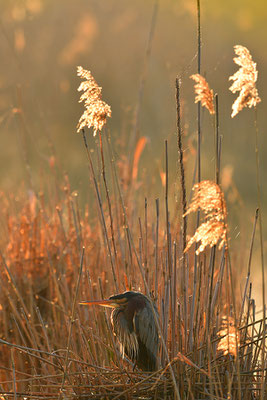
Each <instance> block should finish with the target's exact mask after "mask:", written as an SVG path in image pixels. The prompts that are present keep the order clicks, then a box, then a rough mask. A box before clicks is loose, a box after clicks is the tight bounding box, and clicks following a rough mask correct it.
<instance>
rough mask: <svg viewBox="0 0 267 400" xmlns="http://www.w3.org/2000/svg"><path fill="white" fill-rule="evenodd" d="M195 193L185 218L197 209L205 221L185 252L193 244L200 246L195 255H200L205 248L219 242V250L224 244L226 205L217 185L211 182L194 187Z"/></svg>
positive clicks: (204, 182)
mask: <svg viewBox="0 0 267 400" xmlns="http://www.w3.org/2000/svg"><path fill="white" fill-rule="evenodd" d="M193 190H194V192H195V194H194V196H193V199H192V202H191V204H190V206H189V208H188V210H187V212H186V213H185V216H186V215H188V214H190V213H191V212H195V211H197V210H198V209H199V208H200V209H201V210H202V211H204V213H205V218H206V221H205V222H203V224H201V225H200V226H199V227H198V228H197V230H196V232H195V234H194V236H192V237H191V238H190V239H189V241H188V243H187V246H186V249H185V251H187V250H188V249H189V248H190V247H191V246H192V244H193V243H194V242H196V243H199V242H200V246H199V248H198V249H197V251H196V254H199V253H201V252H202V251H204V250H205V248H206V247H207V246H210V247H211V246H214V245H215V244H217V243H218V242H219V241H220V240H221V242H220V245H219V249H221V248H222V246H223V245H224V244H226V223H225V220H226V214H227V211H226V204H225V200H224V194H223V192H222V191H221V189H220V187H219V185H217V184H216V183H215V182H212V181H202V182H200V183H197V184H195V185H194V187H193Z"/></svg>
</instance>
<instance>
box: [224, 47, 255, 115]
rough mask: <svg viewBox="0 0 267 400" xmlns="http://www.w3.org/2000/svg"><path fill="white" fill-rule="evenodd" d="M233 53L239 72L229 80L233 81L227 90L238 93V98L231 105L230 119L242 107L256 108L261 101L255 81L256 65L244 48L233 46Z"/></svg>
mask: <svg viewBox="0 0 267 400" xmlns="http://www.w3.org/2000/svg"><path fill="white" fill-rule="evenodd" d="M234 50H235V53H236V55H237V56H238V57H235V58H234V62H235V63H236V64H237V65H239V66H240V68H239V70H238V71H237V72H236V73H235V74H234V75H232V76H230V78H229V80H232V81H233V84H232V86H231V87H230V88H229V90H231V92H232V93H236V92H240V93H239V96H238V97H237V99H236V100H235V102H234V103H233V105H232V110H233V111H232V114H231V117H232V118H233V117H235V116H236V115H237V114H238V113H239V111H241V110H242V109H243V108H244V107H249V108H251V107H256V105H257V103H259V102H260V101H261V99H260V97H259V95H258V90H257V88H256V81H257V78H258V71H257V69H256V67H257V64H256V63H255V62H253V60H252V57H251V54H250V52H249V50H248V49H247V48H246V47H244V46H240V45H237V46H234Z"/></svg>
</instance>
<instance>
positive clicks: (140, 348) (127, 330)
mask: <svg viewBox="0 0 267 400" xmlns="http://www.w3.org/2000/svg"><path fill="white" fill-rule="evenodd" d="M123 298H126V299H127V302H125V303H124V304H121V306H120V307H119V308H115V309H114V310H113V311H112V315H111V322H112V326H113V332H114V334H115V335H116V336H117V338H118V341H119V343H120V346H121V350H122V354H124V353H125V354H127V356H128V357H129V358H131V359H132V360H133V361H134V362H136V364H137V366H138V367H140V368H141V369H143V370H148V371H152V370H155V369H156V368H157V353H158V346H159V338H158V331H157V327H156V323H155V318H154V312H153V310H152V305H151V302H150V300H149V299H148V298H147V297H146V296H145V295H143V294H142V293H139V292H125V293H123V294H121V295H117V296H112V297H111V298H110V299H114V300H119V301H120V300H121V299H123ZM153 307H154V311H155V313H156V315H157V316H158V312H157V309H156V307H155V306H154V305H153Z"/></svg>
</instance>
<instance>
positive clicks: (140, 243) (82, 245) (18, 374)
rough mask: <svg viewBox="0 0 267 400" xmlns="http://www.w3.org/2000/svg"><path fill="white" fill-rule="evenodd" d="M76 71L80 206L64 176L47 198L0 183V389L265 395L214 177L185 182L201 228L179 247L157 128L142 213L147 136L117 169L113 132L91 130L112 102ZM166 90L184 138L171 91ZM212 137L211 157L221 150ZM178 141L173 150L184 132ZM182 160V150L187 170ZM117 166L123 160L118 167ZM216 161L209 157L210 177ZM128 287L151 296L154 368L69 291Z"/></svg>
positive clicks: (251, 315)
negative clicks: (157, 165) (152, 194)
mask: <svg viewBox="0 0 267 400" xmlns="http://www.w3.org/2000/svg"><path fill="white" fill-rule="evenodd" d="M84 71H85V70H80V74H81V76H83V77H85V78H86V79H87V83H84V84H82V87H81V89H82V90H85V94H84V95H83V96H82V100H85V101H86V102H87V103H86V106H88V108H87V111H88V113H89V114H88V115H87V114H86V115H85V116H84V117H82V118H83V119H82V120H81V121H80V125H79V129H81V130H82V132H83V138H84V144H85V150H86V154H87V156H88V164H89V171H90V178H91V182H92V186H93V188H94V192H95V202H94V203H93V204H92V203H90V210H89V206H88V207H87V208H86V210H85V211H81V209H80V205H79V198H78V196H77V194H76V193H72V190H71V187H70V185H69V182H68V179H67V177H64V178H63V179H62V181H58V182H56V185H55V187H56V195H53V196H50V198H49V200H48V199H47V197H48V196H47V193H45V194H44V193H34V192H32V191H30V192H26V193H27V194H25V191H23V192H22V194H21V196H20V197H19V196H17V197H16V198H12V197H11V198H10V197H7V196H5V195H4V194H2V195H1V208H2V219H1V260H0V261H1V272H0V273H1V281H0V287H1V291H0V316H1V318H0V332H1V338H0V344H1V353H0V395H1V396H2V398H3V399H10V398H15V399H18V398H21V397H23V398H25V399H30V398H35V399H36V398H38V399H60V398H62V399H124V398H125V399H140V398H142V399H174V398H181V399H195V398H197V399H230V398H231V399H239V400H241V399H244V400H246V399H257V398H260V396H261V397H262V398H264V397H263V396H264V395H266V387H265V386H264V384H263V383H262V377H263V376H264V374H263V373H262V366H263V365H264V362H266V357H265V359H263V360H262V358H261V357H262V354H263V352H262V350H261V348H262V346H263V343H264V338H263V334H264V333H265V324H263V320H256V317H255V316H256V308H255V301H254V300H253V299H252V298H251V282H250V273H248V278H247V282H246V286H245V290H244V294H243V297H242V298H238V297H237V291H236V290H235V282H236V280H237V279H239V276H238V274H239V272H238V271H237V268H235V266H231V262H230V249H229V248H228V246H227V242H226V222H225V219H226V204H225V200H224V196H223V193H222V190H221V188H220V186H219V185H218V184H215V183H213V182H209V181H203V182H199V183H198V185H197V186H195V187H194V190H195V196H194V197H193V200H192V203H191V205H190V206H189V208H188V210H187V212H184V211H185V210H183V212H181V214H184V216H185V214H186V215H187V214H189V213H191V212H192V211H198V210H199V209H202V211H203V212H204V215H205V217H206V222H204V223H203V224H202V225H200V226H199V227H198V228H197V230H196V232H195V235H196V233H199V234H200V233H201V235H200V240H198V239H199V237H196V236H193V237H192V238H195V239H194V240H193V241H196V242H198V241H202V246H200V247H199V248H197V247H195V248H194V249H193V248H190V249H189V247H190V246H191V244H192V239H191V242H190V240H189V242H188V245H187V247H186V251H187V252H186V253H184V251H183V249H184V248H185V242H184V240H185V236H186V235H185V232H186V228H185V227H184V230H183V234H181V233H180V222H181V221H179V224H178V223H177V215H175V217H174V219H173V220H172V219H171V218H170V215H173V214H175V213H174V212H173V213H170V212H169V203H170V202H169V196H170V194H169V191H168V189H169V188H168V183H169V181H168V143H167V141H166V142H165V171H164V172H163V174H164V184H163V188H162V190H163V191H164V192H165V203H164V205H162V204H160V203H159V201H158V200H156V203H155V204H153V205H151V204H150V203H149V202H148V201H147V199H145V205H144V209H143V210H141V212H140V216H139V215H138V214H137V211H136V210H140V204H141V201H142V202H143V199H137V200H136V199H135V196H134V193H135V190H136V188H137V186H138V181H137V178H138V161H139V157H140V154H141V153H142V151H143V148H144V146H145V140H144V139H142V138H141V139H139V141H137V143H136V146H135V149H134V152H133V160H134V162H133V165H131V162H130V161H128V160H127V158H125V161H124V167H123V168H121V172H120V173H118V172H117V170H118V168H117V167H118V165H116V162H115V158H114V154H113V150H112V145H111V141H110V138H109V137H107V135H106V134H105V133H104V136H103V139H102V136H101V132H100V131H101V129H102V127H103V125H104V124H105V122H106V117H107V116H109V112H110V109H109V108H105V107H108V106H107V105H105V104H104V103H103V102H102V100H101V99H100V94H101V89H100V88H99V87H98V86H97V85H96V83H95V81H94V80H93V78H92V77H91V74H90V75H89V72H86V71H85V72H84ZM88 82H89V83H88ZM178 83H179V82H177V87H178V86H179V85H178ZM88 85H89V86H88ZM178 89H179V87H178ZM178 89H177V91H178ZM87 90H89V92H86V91H87ZM90 91H91V92H92V93H91V92H90ZM90 93H91V94H90ZM177 99H178V100H177V103H178V104H177V105H178V109H179V112H178V122H179V123H178V131H179V134H180V139H181V132H182V130H181V120H180V104H179V95H178V93H177ZM93 100H96V101H98V102H99V101H100V102H101V105H102V106H103V107H104V112H103V113H100V116H99V115H98V116H97V115H96V114H94V111H95V109H92V108H91V105H92V104H93V103H92V101H93ZM98 104H99V103H98ZM102 106H101V107H102ZM92 107H93V106H92ZM92 110H93V111H92ZM98 110H99V109H98V108H97V111H98ZM87 117H88V118H89V120H88V121H89V122H88V121H87ZM95 117H96V123H95V122H94V121H95V119H94V118H95ZM98 118H100V119H98ZM84 124H86V125H88V124H89V125H90V126H91V127H94V130H95V132H96V131H98V132H99V136H98V139H99V140H98V142H97V146H98V148H97V151H96V153H97V155H100V157H99V160H100V162H99V163H96V160H94V159H93V158H92V155H91V153H90V151H89V150H88V146H87V141H86V135H85V132H84V131H83V129H82V128H83V125H84ZM218 149H219V148H218V147H217V148H216V151H218V153H217V154H216V155H215V159H220V157H221V154H220V152H219V150H218ZM179 152H180V155H181V154H182V152H183V147H182V141H181V140H179ZM183 163H184V161H183V158H182V157H180V164H181V171H183V174H184V168H183ZM107 165H108V166H109V167H108V168H109V170H110V171H109V172H110V176H111V179H110V180H107V178H106V169H107ZM125 170H126V171H132V176H131V179H129V180H128V181H127V180H126V179H125ZM219 172H220V171H219V167H218V168H217V170H216V174H217V177H219ZM127 175H129V174H127ZM184 179H185V177H184V175H183V179H182V180H181V181H182V186H184V188H183V189H184V199H183V206H182V205H181V206H180V207H181V209H182V207H184V208H185V204H186V194H185V182H184ZM122 180H123V185H122V184H121V182H122ZM218 181H219V179H218ZM62 182H63V183H62ZM48 188H49V192H50V193H53V192H54V190H55V189H54V186H52V184H51V183H50V184H48ZM162 215H165V218H164V217H162ZM256 221H257V219H256V220H255V226H256ZM207 223H208V224H209V226H208V233H209V235H210V236H208V239H207V231H205V229H204V228H206V227H207V225H205V224H207ZM214 224H215V225H216V226H215V225H214ZM218 224H219V225H218ZM193 225H195V223H194V222H191V225H190V224H189V229H191V230H192V226H193ZM203 225H204V228H203ZM218 226H219V230H218V229H217V228H218ZM201 227H202V228H203V229H204V233H203V231H202V232H200V229H201ZM216 229H217V230H218V232H217V231H216ZM215 231H216V232H217V233H216V232H215ZM215 233H216V234H215ZM254 233H255V230H254ZM254 233H253V240H252V245H251V252H250V261H251V255H252V248H253V241H254ZM210 238H211V240H210ZM214 238H215V239H216V240H215V239H214ZM219 240H221V242H220V245H219V246H217V244H218V243H219ZM203 241H204V242H203ZM250 261H249V269H248V270H249V271H250ZM128 288H130V289H135V290H138V291H141V292H143V293H146V294H147V295H148V296H150V297H151V299H153V300H154V301H155V302H156V304H157V307H158V309H159V316H160V319H159V321H160V326H159V330H160V331H161V351H160V354H159V355H158V356H159V360H160V365H161V368H160V370H159V371H156V372H154V373H152V374H150V373H144V372H142V371H139V370H136V369H135V370H133V368H132V367H133V366H132V364H131V362H130V360H127V359H122V358H121V356H120V354H119V352H118V348H117V345H116V342H115V340H114V337H113V334H112V330H111V326H110V321H109V314H108V312H107V313H104V312H103V311H102V310H98V309H95V308H94V307H92V308H90V309H87V308H85V307H79V305H78V302H79V301H80V300H83V299H92V300H94V299H99V298H101V297H108V296H110V295H111V294H113V293H116V292H122V291H124V290H125V289H128ZM264 391H265V393H264Z"/></svg>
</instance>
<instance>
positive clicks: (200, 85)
mask: <svg viewBox="0 0 267 400" xmlns="http://www.w3.org/2000/svg"><path fill="white" fill-rule="evenodd" d="M190 78H191V79H193V80H194V81H195V82H196V84H195V86H194V87H195V94H196V97H195V103H197V102H199V101H200V102H201V105H202V107H206V108H207V110H208V111H209V112H210V114H214V113H215V111H214V105H213V90H211V89H210V88H209V85H208V82H207V81H206V79H205V78H203V76H201V75H199V74H195V75H191V76H190Z"/></svg>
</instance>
